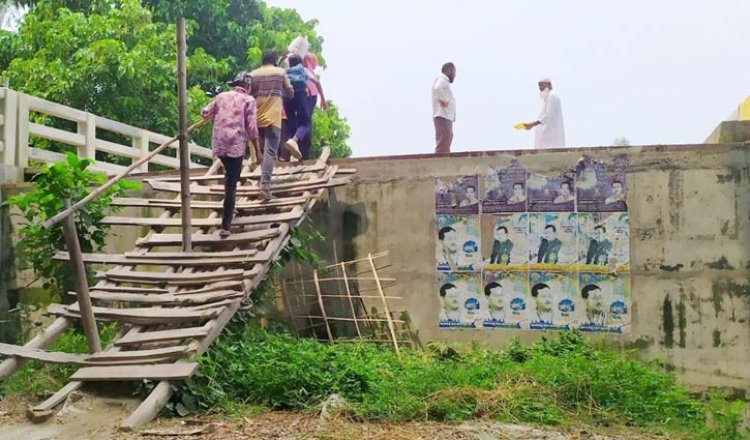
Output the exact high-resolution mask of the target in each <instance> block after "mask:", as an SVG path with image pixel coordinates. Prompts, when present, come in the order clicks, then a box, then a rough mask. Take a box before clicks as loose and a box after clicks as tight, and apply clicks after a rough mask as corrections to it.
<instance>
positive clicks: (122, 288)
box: [92, 285, 169, 294]
mask: <svg viewBox="0 0 750 440" xmlns="http://www.w3.org/2000/svg"><path fill="white" fill-rule="evenodd" d="M92 290H96V291H100V292H121V293H146V294H148V293H153V294H157V293H168V292H169V291H168V290H166V289H160V288H158V287H127V286H100V285H96V286H94V287H92Z"/></svg>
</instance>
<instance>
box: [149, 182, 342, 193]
mask: <svg viewBox="0 0 750 440" xmlns="http://www.w3.org/2000/svg"><path fill="white" fill-rule="evenodd" d="M321 180H322V179H321ZM348 183H351V178H350V177H342V178H338V177H337V178H330V179H326V180H325V181H322V182H321V183H314V184H310V183H303V182H300V183H299V184H296V185H295V186H290V187H278V188H276V187H271V192H272V193H273V194H288V193H299V192H304V191H312V190H315V189H323V188H332V187H336V186H342V185H346V184H348ZM149 184H150V185H151V188H153V189H154V190H156V191H167V192H173V193H179V192H180V185H179V184H177V183H167V182H157V181H150V182H149ZM190 194H192V195H209V196H211V195H213V196H223V195H224V187H223V186H220V185H212V186H199V185H193V186H191V187H190ZM259 194H260V190H259V189H258V188H256V187H251V186H244V185H240V186H238V187H237V195H242V196H256V195H259Z"/></svg>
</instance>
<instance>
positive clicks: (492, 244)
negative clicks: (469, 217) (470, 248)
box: [481, 212, 529, 271]
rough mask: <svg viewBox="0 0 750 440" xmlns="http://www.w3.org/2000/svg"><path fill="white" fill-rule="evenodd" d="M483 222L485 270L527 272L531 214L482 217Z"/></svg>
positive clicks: (488, 215) (483, 215)
mask: <svg viewBox="0 0 750 440" xmlns="http://www.w3.org/2000/svg"><path fill="white" fill-rule="evenodd" d="M481 222H482V260H483V261H484V270H493V271H519V270H520V271H526V270H528V268H529V249H528V233H529V214H528V213H526V212H523V213H515V214H482V217H481Z"/></svg>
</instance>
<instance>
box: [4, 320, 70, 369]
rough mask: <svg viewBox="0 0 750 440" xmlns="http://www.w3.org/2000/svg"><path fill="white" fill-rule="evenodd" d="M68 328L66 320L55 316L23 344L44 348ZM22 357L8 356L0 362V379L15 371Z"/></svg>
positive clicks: (29, 346)
mask: <svg viewBox="0 0 750 440" xmlns="http://www.w3.org/2000/svg"><path fill="white" fill-rule="evenodd" d="M67 328H68V320H67V319H64V318H57V319H56V320H55V321H53V322H52V324H50V325H49V326H48V327H47V328H46V329H44V331H42V332H41V333H39V334H38V335H36V336H35V337H34V338H33V339H31V340H30V341H29V342H27V343H26V344H24V347H26V348H45V347H47V346H48V345H49V344H51V343H52V342H54V341H55V340H56V339H57V338H58V337H59V336H60V335H61V334H62V333H63V332H64V331H65V330H66V329H67ZM22 362H23V359H20V358H10V359H5V360H4V361H2V362H0V379H2V378H5V377H8V376H10V375H11V374H13V373H15V372H16V370H18V368H19V367H20V366H21V363H22Z"/></svg>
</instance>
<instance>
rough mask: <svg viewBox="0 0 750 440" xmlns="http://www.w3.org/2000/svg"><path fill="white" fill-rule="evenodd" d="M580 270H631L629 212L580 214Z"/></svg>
mask: <svg viewBox="0 0 750 440" xmlns="http://www.w3.org/2000/svg"><path fill="white" fill-rule="evenodd" d="M578 237H579V238H578V270H579V271H582V272H586V271H589V272H611V271H618V272H627V271H629V270H630V221H629V218H628V213H627V212H579V213H578Z"/></svg>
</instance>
